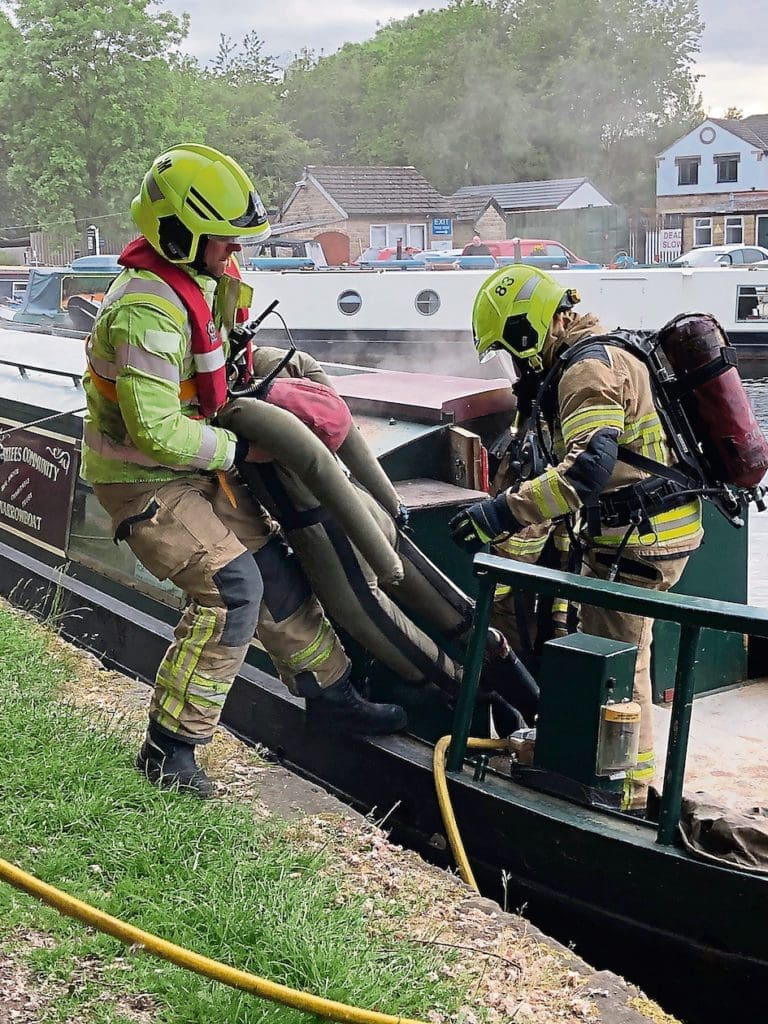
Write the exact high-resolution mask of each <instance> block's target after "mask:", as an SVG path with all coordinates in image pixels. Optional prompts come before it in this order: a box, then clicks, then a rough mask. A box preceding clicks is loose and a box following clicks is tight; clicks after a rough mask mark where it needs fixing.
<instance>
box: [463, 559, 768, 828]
mask: <svg viewBox="0 0 768 1024" xmlns="http://www.w3.org/2000/svg"><path fill="white" fill-rule="evenodd" d="M474 571H475V575H476V576H478V577H479V590H478V598H477V604H476V606H475V614H474V621H473V629H472V638H471V640H470V643H469V646H468V648H467V655H466V659H465V670H464V679H463V682H462V687H461V692H460V693H459V699H458V702H457V705H456V712H455V715H454V720H453V732H452V737H453V738H452V740H451V746H450V749H449V752H448V759H447V768H448V771H449V772H458V771H460V770H461V767H462V765H463V763H464V758H465V755H466V750H467V738H468V737H469V729H470V723H471V721H472V712H473V709H474V706H475V698H476V696H477V688H478V685H479V681H480V672H481V669H482V665H483V654H484V651H485V642H486V634H487V630H488V624H489V622H490V617H491V609H492V605H493V595H494V591H495V589H496V584H497V583H504V584H506V585H508V586H512V587H514V588H515V589H517V590H521V591H528V592H531V593H535V594H541V595H543V596H546V597H560V598H565V599H567V600H569V601H581V602H584V603H585V604H591V605H595V606H597V607H599V608H609V609H613V610H615V611H622V612H631V613H632V614H634V615H643V616H647V617H649V618H653V619H663V620H665V621H668V622H676V623H678V625H679V626H680V646H679V649H678V656H677V669H676V673H675V690H674V697H673V699H672V712H671V721H670V726H669V743H668V746H667V758H666V762H665V765H664V789H663V792H662V795H661V809H660V812H659V827H658V842H659V843H662V844H664V845H667V846H668V845H670V844H671V843H672V842H673V841H674V838H675V835H676V832H677V826H678V822H679V821H680V807H681V803H682V797H683V776H684V773H685V760H686V754H687V751H688V734H689V732H690V725H691V711H692V708H693V693H694V674H695V668H696V650H697V647H698V642H699V636H700V634H701V630H702V629H704V628H708V629H717V630H723V631H725V632H729V633H746V634H749V635H751V636H758V637H768V611H767V610H764V609H762V608H750V607H749V606H747V605H741V604H731V603H729V602H727V601H712V600H710V599H708V598H703V597H687V596H685V595H681V594H669V593H657V592H656V591H653V590H644V589H643V588H642V587H632V586H629V585H628V584H626V583H608V582H607V581H605V580H599V579H594V578H591V577H588V576H577V575H575V574H574V573H570V572H558V571H557V570H555V569H545V568H543V567H541V566H538V565H526V564H524V563H522V562H514V561H511V560H510V559H507V558H499V557H497V556H496V555H486V554H481V555H477V556H476V557H475V562H474Z"/></svg>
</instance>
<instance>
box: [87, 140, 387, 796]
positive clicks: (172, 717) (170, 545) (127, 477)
mask: <svg viewBox="0 0 768 1024" xmlns="http://www.w3.org/2000/svg"><path fill="white" fill-rule="evenodd" d="M131 214H132V217H133V220H134V222H135V223H136V225H137V227H138V228H139V230H140V231H141V235H142V237H141V238H138V239H136V240H135V241H134V242H132V243H130V244H129V245H128V246H127V247H126V249H125V250H124V251H123V253H122V254H121V257H120V263H121V264H122V265H123V267H124V268H125V269H124V270H123V271H122V273H121V274H120V275H119V277H118V278H117V279H116V280H115V282H114V283H113V285H112V286H111V288H110V289H109V292H108V293H107V295H106V297H105V299H104V302H103V304H102V306H101V309H100V312H99V316H98V318H97V321H96V323H95V326H94V330H93V333H92V336H91V338H90V339H89V342H88V364H89V366H88V372H87V374H86V376H85V380H84V386H85V391H86V396H87V403H88V411H87V415H86V419H85V426H84V437H83V459H82V473H83V476H84V477H85V479H86V480H88V481H89V482H90V483H91V484H92V486H93V490H94V493H95V495H96V497H97V499H98V500H99V502H100V503H101V504H102V505H103V507H104V508H105V509H106V511H107V512H108V513H109V515H110V517H111V520H112V525H113V530H114V537H115V542H116V543H117V542H119V541H125V542H126V543H127V544H128V545H129V547H130V548H131V550H132V551H133V553H134V554H135V555H136V557H137V558H138V560H139V561H140V562H141V563H142V564H143V565H144V566H145V567H146V568H147V569H148V570H149V571H150V572H151V573H152V574H153V575H154V576H156V577H157V578H158V579H161V580H165V579H168V580H171V581H172V582H173V583H174V584H175V585H176V586H177V587H178V588H179V589H180V590H182V591H183V592H184V594H185V596H186V598H187V605H186V608H185V610H184V612H183V614H182V617H181V620H180V622H179V624H178V626H177V627H176V630H175V637H174V640H173V642H172V644H171V646H170V647H169V649H168V651H167V653H166V655H165V657H164V659H163V661H162V663H161V664H160V667H159V669H158V673H157V678H156V685H155V690H154V693H153V697H152V701H151V706H150V711H149V719H150V720H149V726H148V729H147V734H146V737H145V740H144V743H143V745H142V747H141V750H140V752H139V755H138V758H137V767H138V768H139V769H140V770H141V771H142V772H144V773H145V774H146V775H147V777H148V778H149V779H150V781H152V782H153V783H155V784H158V785H162V786H178V787H180V788H184V789H188V790H191V791H193V792H195V793H197V794H198V795H199V796H208V795H210V794H211V793H212V792H213V790H214V787H213V783H212V782H211V780H210V779H209V778H208V776H207V775H206V774H205V772H204V771H203V769H202V768H200V767H199V766H198V765H197V763H196V761H195V747H196V746H197V745H199V744H203V743H207V742H208V741H209V740H210V739H211V737H212V735H213V732H214V730H215V727H216V725H217V723H218V720H219V717H220V715H221V711H222V707H223V705H224V701H225V699H226V696H227V693H228V692H229V689H230V687H231V685H232V681H233V679H234V678H235V675H236V674H237V672H238V671H239V669H240V667H241V665H242V663H243V660H244V658H245V654H246V651H247V649H248V645H249V644H250V642H251V639H252V638H253V636H254V631H255V632H256V633H257V634H258V637H259V639H260V641H261V642H262V643H263V645H264V647H265V648H266V649H267V651H268V653H269V654H270V657H271V658H272V660H273V662H274V664H275V666H276V668H277V670H278V672H279V674H280V677H281V679H282V680H283V682H284V683H286V685H287V686H288V687H289V689H290V690H291V692H293V693H294V694H296V695H298V696H301V697H304V698H306V701H307V713H308V716H309V717H310V718H313V719H314V720H316V721H317V722H319V723H324V724H328V725H329V726H330V727H332V728H339V729H343V730H347V731H350V732H357V733H389V732H394V731H397V730H398V729H401V728H403V727H404V725H405V714H404V712H403V710H402V708H400V707H398V706H397V705H390V704H373V703H370V702H368V701H366V700H364V699H363V698H362V697H361V696H360V695H359V694H358V692H357V691H356V690H355V689H354V687H353V686H352V683H351V680H350V662H349V659H348V657H347V655H346V653H345V652H344V649H343V647H342V645H341V643H340V641H339V639H338V637H337V636H336V633H335V631H334V630H333V628H332V626H331V624H330V622H329V621H328V619H327V618H326V616H325V614H324V612H323V609H322V608H321V606H320V604H319V602H318V601H317V599H316V597H315V596H314V594H313V593H312V591H311V589H310V587H309V584H308V582H307V579H306V577H305V575H304V573H303V572H302V570H301V568H300V566H299V564H298V562H297V560H296V558H295V556H294V555H293V553H292V552H291V551H290V549H289V548H288V547H287V545H286V544H285V541H284V540H283V539H282V538H281V536H280V533H279V528H278V526H277V524H276V523H275V522H274V520H273V519H272V518H271V517H270V516H269V515H268V514H267V512H266V511H265V510H264V509H263V508H262V507H260V506H258V505H257V504H256V503H255V502H254V501H253V499H252V498H251V497H250V496H249V494H248V491H247V490H246V488H245V487H244V486H243V485H242V483H240V482H239V480H238V479H237V477H236V475H235V473H234V472H233V467H237V466H238V465H241V464H243V463H245V462H248V461H250V460H253V459H255V458H259V457H260V453H259V451H258V446H257V445H256V444H254V443H253V442H252V441H250V442H249V441H247V440H244V439H242V438H240V437H238V435H237V434H235V433H234V432H233V431H232V430H230V429H225V428H224V427H222V426H219V425H217V422H216V414H217V413H218V412H219V410H220V409H221V408H222V406H223V405H224V404H225V402H226V401H227V397H228V395H227V356H228V352H229V335H230V332H231V331H232V329H233V326H234V324H235V321H236V319H243V316H242V315H238V311H240V310H245V309H247V307H248V305H249V303H250V289H249V288H247V286H245V285H244V284H243V283H242V282H241V281H240V280H239V275H238V274H237V269H236V264H234V265H233V260H232V256H233V254H234V253H236V252H239V251H240V245H239V243H238V239H239V238H241V237H247V238H251V239H263V238H267V237H268V236H269V233H270V226H269V222H268V219H267V215H266V211H265V209H264V206H263V205H262V202H261V199H260V198H259V196H258V194H257V193H256V191H255V190H254V187H253V184H252V183H251V181H250V180H249V178H248V176H247V175H246V174H245V172H244V171H243V170H242V168H241V167H240V166H239V165H238V164H237V163H236V162H235V161H234V160H232V159H231V158H230V157H227V156H224V155H223V154H221V153H219V152H217V151H216V150H214V149H211V148H209V147H207V146H201V145H196V144H185V145H180V146H174V147H172V148H171V149H169V150H168V151H167V152H165V153H163V154H162V155H161V156H159V157H158V158H157V159H156V160H155V161H154V163H153V164H152V167H151V168H150V170H149V172H148V173H147V175H146V176H145V178H144V180H143V182H142V185H141V190H140V192H139V194H138V195H137V196H136V198H135V199H134V200H133V203H132V205H131Z"/></svg>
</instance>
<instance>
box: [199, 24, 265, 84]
mask: <svg viewBox="0 0 768 1024" xmlns="http://www.w3.org/2000/svg"><path fill="white" fill-rule="evenodd" d="M263 49H264V44H263V42H262V41H261V39H259V37H258V35H257V34H256V33H255V32H248V33H247V35H246V36H245V37H244V39H243V42H242V44H241V46H240V47H238V45H237V44H236V43H234V42H233V41H232V39H231V38H230V37H229V36H225V35H224V34H223V33H222V34H221V35H220V36H219V50H218V53H217V54H216V56H215V57H214V59H213V61H212V62H211V63H210V65H209V66H208V69H207V71H208V74H209V75H211V76H212V77H214V78H228V79H231V78H236V79H237V80H238V82H240V83H241V84H242V83H244V82H268V83H269V82H271V83H274V82H275V80H276V79H277V76H278V72H279V69H278V67H277V64H276V62H275V60H274V58H272V57H270V56H268V55H267V54H265V53H263V52H262V51H263Z"/></svg>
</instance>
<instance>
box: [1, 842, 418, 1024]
mask: <svg viewBox="0 0 768 1024" xmlns="http://www.w3.org/2000/svg"><path fill="white" fill-rule="evenodd" d="M0 878H2V879H3V880H4V881H6V882H8V883H9V884H10V885H13V886H15V887H16V888H17V889H21V890H22V892H26V893H28V894H29V895H30V896H35V897H37V899H39V900H42V902H43V903H47V904H49V906H51V907H54V908H55V909H56V910H58V911H59V913H61V914H66V915H67V916H68V917H74V918H75V919H76V920H78V921H83V922H84V923H85V924H88V925H91V926H92V927H94V928H98V929H99V931H102V932H106V933H107V935H112V936H114V937H115V938H116V939H120V941H121V942H125V943H128V944H130V945H133V944H134V943H138V944H139V945H141V946H143V947H144V948H145V949H147V950H148V951H149V952H151V953H154V954H155V955H156V956H159V957H162V958H163V959H164V960H170V962H171V963H173V964H177V965H178V966H179V967H186V968H187V970H190V971H195V972H196V973H197V974H202V975H204V976H205V977H206V978H212V979H213V980H214V981H220V982H223V984H225V985H229V986H231V987H232V988H239V989H242V990H243V991H244V992H250V993H251V994H252V995H255V996H259V997H260V998H261V999H270V1000H271V1001H272V1002H274V1003H282V1004H283V1005H284V1006H291V1007H293V1008H294V1009H295V1010H301V1011H303V1012H304V1013H314V1014H316V1015H317V1016H318V1017H325V1018H327V1019H328V1020H336V1021H349V1022H351V1024H422V1022H421V1021H417V1020H413V1019H412V1018H410V1017H392V1016H391V1015H390V1014H388V1013H378V1012H377V1011H375V1010H362V1009H360V1008H359V1007H356V1006H347V1005H346V1004H345V1003H337V1002H335V1001H334V1000H333V999H323V998H322V997H321V996H313V995H310V994H309V993H307V992H299V991H298V990H296V989H293V988H288V986H287V985H278V984H276V983H275V982H273V981H267V979H266V978H259V977H258V976H257V975H255V974H249V973H248V972H247V971H239V970H237V969H236V968H234V967H228V966H227V965H226V964H221V963H219V962H218V961H216V960H211V959H209V958H208V957H207V956H201V955H200V954H199V953H193V952H191V950H188V949H184V948H183V947H182V946H176V945H174V943H172V942H166V940H165V939H160V938H158V937H157V936H156V935H152V934H150V932H144V931H142V930H141V929H140V928H134V926H133V925H130V924H126V923H125V922H124V921H120V920H119V919H118V918H116V917H111V916H110V915H109V914H105V913H104V912H103V911H101V910H97V909H96V908H95V907H91V906H90V905H89V904H87V903H83V902H82V901H81V900H78V899H75V897H74V896H69V895H67V893H65V892H62V891H61V890H60V889H56V888H54V887H53V886H52V885H47V884H46V883H45V882H41V881H40V880H39V879H38V878H35V877H34V875H29V874H27V872H26V871H22V870H21V868H17V867H16V866H15V865H14V864H10V863H9V862H8V861H6V860H2V859H0Z"/></svg>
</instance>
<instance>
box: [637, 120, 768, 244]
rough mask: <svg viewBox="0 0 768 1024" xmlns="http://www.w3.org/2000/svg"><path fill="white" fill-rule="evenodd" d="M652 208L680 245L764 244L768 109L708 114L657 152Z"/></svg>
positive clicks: (767, 227)
mask: <svg viewBox="0 0 768 1024" xmlns="http://www.w3.org/2000/svg"><path fill="white" fill-rule="evenodd" d="M656 210H657V213H658V214H659V216H660V218H661V226H662V228H665V229H667V230H679V231H680V232H681V239H680V244H681V247H682V249H683V250H686V249H690V248H693V247H694V246H697V245H717V244H721V243H734V244H738V243H742V244H744V245H754V244H758V245H764V246H768V114H754V115H752V116H751V117H745V118H743V119H741V120H723V119H721V118H707V120H705V121H702V122H701V124H699V125H697V126H696V127H695V128H694V129H692V130H691V131H690V132H688V133H687V134H686V135H683V136H682V137H681V138H679V139H677V140H676V141H675V142H673V143H672V145H671V146H668V147H667V149H665V150H664V151H663V152H662V153H659V155H658V156H657V157H656Z"/></svg>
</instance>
